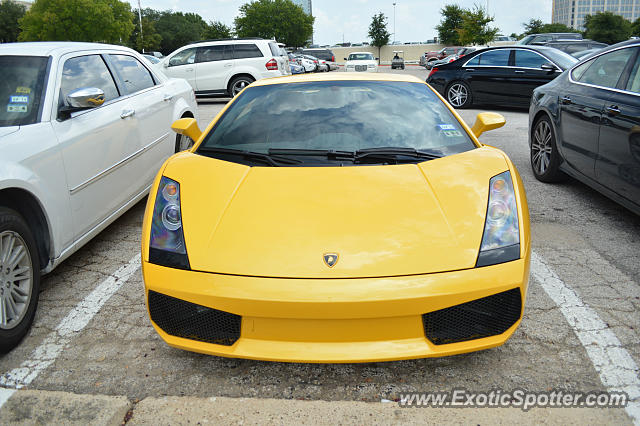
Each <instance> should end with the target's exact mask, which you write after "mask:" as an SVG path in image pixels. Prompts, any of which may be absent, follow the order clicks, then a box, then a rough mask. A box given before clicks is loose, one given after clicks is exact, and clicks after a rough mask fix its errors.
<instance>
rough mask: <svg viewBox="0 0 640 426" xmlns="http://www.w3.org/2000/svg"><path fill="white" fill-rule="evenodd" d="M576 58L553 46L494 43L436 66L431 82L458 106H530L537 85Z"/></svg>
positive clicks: (429, 81)
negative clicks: (501, 44)
mask: <svg viewBox="0 0 640 426" xmlns="http://www.w3.org/2000/svg"><path fill="white" fill-rule="evenodd" d="M576 62H577V59H576V58H574V57H573V56H571V55H568V54H567V53H564V52H562V51H560V50H558V49H554V48H551V47H545V46H502V47H490V48H487V49H481V50H478V51H475V52H472V53H470V54H468V55H465V56H463V57H462V58H460V59H458V60H456V61H453V62H451V63H449V64H443V65H439V66H437V67H434V68H432V69H431V72H430V73H429V76H428V77H427V83H429V84H431V85H432V86H433V87H434V88H435V89H436V90H438V92H440V93H441V94H442V95H443V96H444V97H445V98H446V99H447V100H448V101H449V103H451V105H453V106H454V107H455V108H469V107H470V106H471V105H473V104H474V103H476V104H478V103H488V104H498V105H507V106H528V105H529V101H530V99H531V94H532V93H533V89H535V88H536V87H538V86H541V85H543V84H545V83H548V82H549V81H551V80H553V79H554V78H556V77H557V76H558V75H560V73H562V71H564V70H566V69H567V68H569V67H571V66H572V65H573V64H575V63H576Z"/></svg>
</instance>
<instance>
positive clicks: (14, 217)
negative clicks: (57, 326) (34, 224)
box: [0, 207, 40, 353]
mask: <svg viewBox="0 0 640 426" xmlns="http://www.w3.org/2000/svg"><path fill="white" fill-rule="evenodd" d="M16 235H17V236H18V237H19V239H21V240H22V241H19V239H18V238H16ZM9 237H13V238H14V244H15V241H18V243H20V244H22V243H23V247H24V248H26V251H27V253H26V256H27V257H28V259H30V261H31V271H30V273H31V288H30V290H29V292H30V294H28V297H29V298H28V301H25V306H26V309H25V311H24V315H22V317H21V318H20V319H19V320H18V322H17V323H15V324H4V326H5V328H0V352H1V353H6V352H9V351H10V350H11V349H13V348H14V347H16V346H17V345H18V343H20V341H21V340H22V338H23V337H24V336H25V335H26V334H27V332H28V331H29V329H30V328H31V324H33V319H34V317H35V313H36V307H37V306H38V296H39V292H40V260H39V257H38V249H37V246H36V241H35V239H34V238H33V234H32V233H31V230H30V229H29V226H28V225H27V223H26V222H25V221H24V219H23V218H22V217H21V216H20V215H19V214H18V213H17V212H15V211H14V210H12V209H9V208H6V207H0V238H5V241H6V239H7V238H9ZM22 259H25V257H24V256H23V257H22ZM11 267H13V268H14V270H15V269H16V268H18V266H17V265H12V266H10V265H8V264H3V263H0V268H2V272H0V286H1V287H2V290H3V291H4V290H5V289H6V288H8V286H9V285H11V284H10V278H9V277H10V276H9V275H8V272H7V271H9V272H12V271H11V269H10V268H11ZM28 273H29V272H27V274H28ZM3 274H4V275H3ZM21 275H22V274H21ZM5 280H6V281H5ZM5 283H6V284H5ZM14 283H15V281H14ZM5 285H6V287H5ZM2 325H3V320H2V319H1V318H0V326H2Z"/></svg>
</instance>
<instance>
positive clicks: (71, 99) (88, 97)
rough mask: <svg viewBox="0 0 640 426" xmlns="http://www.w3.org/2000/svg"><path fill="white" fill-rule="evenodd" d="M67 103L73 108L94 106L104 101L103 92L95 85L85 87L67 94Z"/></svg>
mask: <svg viewBox="0 0 640 426" xmlns="http://www.w3.org/2000/svg"><path fill="white" fill-rule="evenodd" d="M67 103H68V104H69V106H70V107H71V108H72V109H74V110H79V109H85V108H95V107H99V106H100V105H102V104H103V103H104V92H103V91H102V89H98V88H97V87H85V88H82V89H77V90H74V91H73V92H71V93H69V94H68V95H67Z"/></svg>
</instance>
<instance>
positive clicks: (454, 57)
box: [425, 55, 460, 70]
mask: <svg viewBox="0 0 640 426" xmlns="http://www.w3.org/2000/svg"><path fill="white" fill-rule="evenodd" d="M458 59H460V56H459V55H450V56H447V57H446V58H444V59H437V60H435V61H430V62H428V63H427V65H426V66H425V68H426V69H428V70H430V69H432V68H433V67H437V66H440V65H444V64H448V63H451V62H453V61H455V60H458Z"/></svg>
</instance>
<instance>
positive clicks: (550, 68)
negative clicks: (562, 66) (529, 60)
mask: <svg viewBox="0 0 640 426" xmlns="http://www.w3.org/2000/svg"><path fill="white" fill-rule="evenodd" d="M540 69H543V70H545V71H555V70H556V67H555V65H553V64H550V63H548V62H547V63H545V64H542V65H540Z"/></svg>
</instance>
